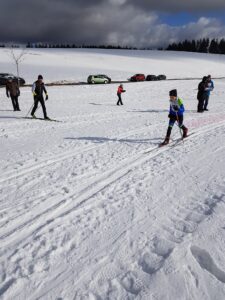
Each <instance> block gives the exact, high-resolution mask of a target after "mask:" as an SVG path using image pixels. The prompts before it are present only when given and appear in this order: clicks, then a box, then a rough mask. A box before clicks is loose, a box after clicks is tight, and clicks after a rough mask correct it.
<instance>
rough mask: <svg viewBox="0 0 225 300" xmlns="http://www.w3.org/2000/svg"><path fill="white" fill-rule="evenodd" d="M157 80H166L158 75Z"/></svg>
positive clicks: (164, 76)
mask: <svg viewBox="0 0 225 300" xmlns="http://www.w3.org/2000/svg"><path fill="white" fill-rule="evenodd" d="M157 80H166V75H158V76H157Z"/></svg>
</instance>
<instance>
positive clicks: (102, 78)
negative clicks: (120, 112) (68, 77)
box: [87, 74, 111, 84]
mask: <svg viewBox="0 0 225 300" xmlns="http://www.w3.org/2000/svg"><path fill="white" fill-rule="evenodd" d="M87 82H88V83H92V84H94V83H110V82H111V78H110V77H109V76H107V75H101V74H100V75H89V76H88V79H87Z"/></svg>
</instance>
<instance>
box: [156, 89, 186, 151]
mask: <svg viewBox="0 0 225 300" xmlns="http://www.w3.org/2000/svg"><path fill="white" fill-rule="evenodd" d="M169 96H170V110H169V115H168V117H169V119H170V120H169V126H168V129H167V133H166V137H165V140H164V141H163V142H162V143H161V144H160V146H164V145H167V144H168V143H169V140H170V135H171V132H172V128H173V125H174V123H175V122H177V123H178V126H179V127H180V129H181V130H182V131H183V135H182V137H183V138H186V137H187V133H188V128H187V127H185V126H184V125H183V118H184V117H183V114H184V105H183V102H182V100H181V99H180V98H179V97H177V90H175V89H174V90H171V91H170V92H169Z"/></svg>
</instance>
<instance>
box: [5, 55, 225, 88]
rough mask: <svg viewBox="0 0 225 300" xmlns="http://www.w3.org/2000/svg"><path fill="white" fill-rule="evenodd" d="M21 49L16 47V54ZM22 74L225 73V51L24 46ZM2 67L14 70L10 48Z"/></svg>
mask: <svg viewBox="0 0 225 300" xmlns="http://www.w3.org/2000/svg"><path fill="white" fill-rule="evenodd" d="M18 53H21V50H15V55H17V54H18ZM25 53H26V54H25V55H24V56H23V61H22V62H21V66H20V73H21V76H22V77H24V78H25V79H26V82H27V83H32V82H33V81H34V80H35V79H36V77H37V74H43V76H44V77H45V81H46V82H51V81H57V80H67V81H73V82H74V81H75V82H76V81H78V82H79V81H85V82H86V80H87V77H88V76H89V75H90V74H96V73H97V74H98V73H100V74H101V73H103V74H105V73H106V74H108V75H109V76H110V77H112V79H113V80H126V79H127V78H129V77H130V76H131V75H133V74H135V73H145V75H147V74H155V75H159V74H166V76H167V77H168V78H189V77H190V78H193V77H195V78H201V77H202V74H206V75H207V74H212V76H214V77H220V76H224V69H225V57H224V55H211V54H200V53H185V52H173V51H169V52H167V51H143V50H142V51H133V50H96V49H82V50H81V49H68V50H65V49H52V50H49V49H25ZM0 71H1V72H12V73H15V72H16V69H15V65H14V64H13V60H12V58H11V54H10V50H9V49H0Z"/></svg>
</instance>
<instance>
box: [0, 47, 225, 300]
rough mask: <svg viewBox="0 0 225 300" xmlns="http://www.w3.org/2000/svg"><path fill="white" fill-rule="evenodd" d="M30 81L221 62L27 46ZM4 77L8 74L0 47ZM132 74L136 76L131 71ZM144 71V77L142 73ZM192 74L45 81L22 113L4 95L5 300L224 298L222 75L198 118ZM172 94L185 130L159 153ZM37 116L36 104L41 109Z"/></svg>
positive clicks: (203, 71)
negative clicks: (43, 93)
mask: <svg viewBox="0 0 225 300" xmlns="http://www.w3.org/2000/svg"><path fill="white" fill-rule="evenodd" d="M29 52H30V53H29V54H27V56H26V58H25V59H24V61H23V62H22V64H21V76H23V77H25V79H26V81H27V82H29V83H32V82H33V81H34V80H35V79H36V77H37V75H38V74H39V73H41V74H43V76H44V78H45V80H46V82H51V81H54V80H64V79H65V80H74V81H75V80H77V81H79V80H85V79H86V77H87V76H88V75H89V74H92V73H99V72H100V73H107V74H108V75H111V76H112V77H113V76H114V78H115V79H118V80H122V79H123V78H124V77H125V79H126V78H127V76H129V75H132V74H133V73H136V72H143V73H145V74H147V73H150V74H154V73H156V75H158V74H166V75H167V76H168V77H169V78H179V77H193V78H195V77H201V76H203V75H207V74H209V73H211V74H212V76H213V77H219V76H224V75H225V71H224V70H225V68H224V66H225V56H217V55H215V56H214V55H200V54H186V53H170V52H169V53H167V52H151V51H143V52H141V51H137V52H135V51H134V52H132V51H131V52H129V51H125V52H123V51H115V50H114V51H108V52H107V51H100V50H99V52H98V51H97V50H95V51H91V50H89V51H87V50H76V51H72V50H71V51H69V50H68V51H65V50H64V51H63V50H58V51H56V50H29ZM0 70H1V72H14V73H15V71H14V65H13V63H12V61H11V60H10V57H9V56H8V52H7V50H0ZM138 70H139V71H138ZM148 70H149V71H148ZM198 82H199V81H198V80H187V81H185V80H180V81H161V82H143V83H129V84H125V85H124V88H125V89H126V93H125V94H123V95H122V98H123V102H124V105H123V106H116V101H117V96H116V90H117V85H115V84H110V85H81V86H64V87H62V86H61V87H48V94H49V100H48V101H47V102H46V107H47V112H48V115H49V117H51V118H53V119H56V120H58V121H60V122H50V121H42V120H30V119H24V118H23V117H24V116H26V114H27V112H28V111H29V109H30V108H31V106H32V103H33V99H32V94H31V91H30V88H28V87H25V88H21V97H20V98H19V101H20V106H21V111H20V112H13V111H12V105H11V101H10V100H9V99H8V98H6V95H5V89H3V88H1V89H0V145H1V147H0V299H3V300H6V299H7V300H8V299H10V300H11V299H29V300H30V299H31V300H33V299H57V300H67V299H93V300H106V299H108V300H111V299H115V300H120V299H121V300H123V299H141V300H142V299H148V300H149V299H150V300H151V299H152V300H153V299H154V300H156V299H157V300H161V299H163V300H164V299H168V300H171V299H175V300H176V299H178V300H181V299H185V300H186V299H187V300H190V299H191V300H192V299H196V300H199V299H204V300H207V299H216V300H220V299H221V300H223V299H225V255H224V249H225V218H224V215H225V155H224V151H225V89H224V87H225V80H223V79H220V80H214V84H215V90H214V91H213V93H212V94H211V97H210V100H209V111H208V112H204V113H203V114H197V113H196V106H197V100H196V94H197V90H196V89H197V86H198ZM173 88H177V89H178V93H179V96H180V97H181V98H182V99H183V101H184V105H185V108H186V112H185V121H184V124H185V125H186V126H187V127H188V128H189V133H190V136H189V137H188V138H187V139H186V140H185V141H184V142H182V141H180V132H179V128H178V127H177V126H176V125H175V126H174V128H173V132H172V140H171V143H170V145H168V146H165V147H162V148H159V147H158V144H159V143H160V142H161V141H162V140H163V138H164V137H165V133H166V129H167V125H168V106H169V101H168V92H169V90H171V89H173ZM36 115H37V116H38V117H42V111H41V109H39V110H38V111H37V114H36Z"/></svg>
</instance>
